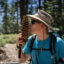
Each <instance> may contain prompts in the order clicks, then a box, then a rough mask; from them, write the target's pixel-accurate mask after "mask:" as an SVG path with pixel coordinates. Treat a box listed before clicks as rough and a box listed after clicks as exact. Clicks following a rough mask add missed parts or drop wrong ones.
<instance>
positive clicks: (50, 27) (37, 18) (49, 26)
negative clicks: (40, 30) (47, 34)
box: [27, 15, 54, 31]
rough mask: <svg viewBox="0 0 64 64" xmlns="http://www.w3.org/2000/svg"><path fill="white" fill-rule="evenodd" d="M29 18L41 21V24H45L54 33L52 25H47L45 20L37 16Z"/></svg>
mask: <svg viewBox="0 0 64 64" xmlns="http://www.w3.org/2000/svg"><path fill="white" fill-rule="evenodd" d="M27 17H30V18H31V19H35V20H39V21H40V22H42V23H44V24H45V25H46V26H47V27H48V28H49V29H51V30H53V31H54V29H53V27H52V26H51V25H49V24H47V23H46V22H45V21H44V20H42V19H40V18H39V17H36V16H35V15H27Z"/></svg>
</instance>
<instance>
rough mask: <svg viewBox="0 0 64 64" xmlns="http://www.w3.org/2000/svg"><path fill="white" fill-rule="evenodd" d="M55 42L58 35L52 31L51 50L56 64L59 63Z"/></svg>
mask: <svg viewBox="0 0 64 64" xmlns="http://www.w3.org/2000/svg"><path fill="white" fill-rule="evenodd" d="M55 42H56V36H55V35H53V34H52V33H51V40H50V52H51V54H52V55H54V58H55V64H58V62H57V58H56V50H55Z"/></svg>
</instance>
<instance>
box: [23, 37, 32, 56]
mask: <svg viewBox="0 0 64 64" xmlns="http://www.w3.org/2000/svg"><path fill="white" fill-rule="evenodd" d="M31 38H32V36H30V37H29V38H28V42H26V44H25V46H24V48H23V52H24V53H26V54H29V55H31V50H30V43H31Z"/></svg>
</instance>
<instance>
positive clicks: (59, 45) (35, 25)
mask: <svg viewBox="0 0 64 64" xmlns="http://www.w3.org/2000/svg"><path fill="white" fill-rule="evenodd" d="M27 17H28V18H30V19H31V22H30V25H29V26H30V32H31V34H32V35H31V36H29V38H28V41H27V43H26V44H25V46H24V48H23V50H22V51H23V53H25V54H27V55H30V56H32V64H55V58H54V57H53V56H52V54H51V53H50V51H43V50H40V52H38V50H32V51H31V50H30V44H31V39H32V36H33V35H34V34H35V35H36V37H35V40H34V43H33V48H36V49H41V48H45V49H48V48H49V47H50V39H51V34H49V33H48V31H49V30H52V31H53V28H52V26H51V20H52V16H51V15H49V14H48V13H47V12H45V11H43V10H38V12H37V13H36V14H34V15H27ZM19 38H22V35H21V34H20V35H19V36H18V40H17V46H19V44H23V42H22V40H21V41H20V40H19ZM55 50H56V54H55V55H56V58H57V62H59V58H60V57H61V59H62V61H64V41H63V40H62V39H61V38H59V37H56V41H55ZM58 64H59V63H58Z"/></svg>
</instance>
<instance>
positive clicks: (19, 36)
mask: <svg viewBox="0 0 64 64" xmlns="http://www.w3.org/2000/svg"><path fill="white" fill-rule="evenodd" d="M22 45H23V41H22V33H20V34H19V35H18V37H17V46H22Z"/></svg>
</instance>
